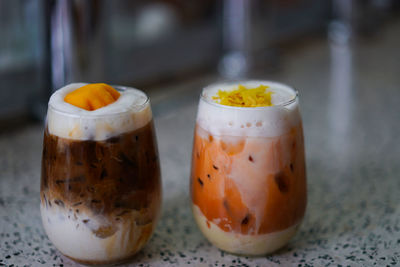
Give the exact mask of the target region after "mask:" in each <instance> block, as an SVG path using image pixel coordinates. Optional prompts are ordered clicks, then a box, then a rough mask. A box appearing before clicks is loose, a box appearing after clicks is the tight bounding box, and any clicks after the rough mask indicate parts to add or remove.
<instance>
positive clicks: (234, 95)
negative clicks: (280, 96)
mask: <svg viewBox="0 0 400 267" xmlns="http://www.w3.org/2000/svg"><path fill="white" fill-rule="evenodd" d="M268 88H269V87H268V86H266V85H260V86H258V87H256V88H246V87H245V86H243V85H241V84H239V86H238V88H237V89H235V90H233V91H223V90H218V93H217V96H213V97H212V99H213V100H217V103H219V104H221V105H225V106H232V107H266V106H272V105H273V104H272V100H271V96H272V94H273V92H272V91H270V90H268Z"/></svg>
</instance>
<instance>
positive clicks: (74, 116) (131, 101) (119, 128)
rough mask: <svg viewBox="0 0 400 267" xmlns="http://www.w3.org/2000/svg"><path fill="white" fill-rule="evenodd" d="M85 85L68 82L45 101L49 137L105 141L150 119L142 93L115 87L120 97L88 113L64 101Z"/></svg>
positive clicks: (148, 107)
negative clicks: (71, 93) (47, 107)
mask: <svg viewBox="0 0 400 267" xmlns="http://www.w3.org/2000/svg"><path fill="white" fill-rule="evenodd" d="M84 85H86V83H72V84H69V85H67V86H65V87H63V88H61V89H59V90H57V91H56V92H55V93H54V94H53V95H52V96H51V97H50V101H49V109H48V111H47V127H48V129H49V132H50V134H53V135H56V136H59V137H63V138H68V139H75V140H105V139H107V138H110V137H113V136H116V135H119V134H122V133H125V132H129V131H133V130H136V129H139V128H141V127H143V126H145V125H146V124H147V123H148V122H149V121H150V120H151V119H152V114H151V109H150V103H149V101H148V98H147V96H146V94H145V93H143V92H142V91H139V90H137V89H133V88H126V87H115V89H117V90H118V91H119V92H120V93H121V96H120V97H119V98H118V100H117V101H115V102H114V103H111V104H109V105H107V106H105V107H102V108H99V109H96V110H93V111H88V110H85V109H82V108H78V107H76V106H74V105H71V104H69V103H67V102H65V101H64V98H65V96H66V95H67V94H68V93H69V92H71V91H74V90H75V89H77V88H79V87H82V86H84Z"/></svg>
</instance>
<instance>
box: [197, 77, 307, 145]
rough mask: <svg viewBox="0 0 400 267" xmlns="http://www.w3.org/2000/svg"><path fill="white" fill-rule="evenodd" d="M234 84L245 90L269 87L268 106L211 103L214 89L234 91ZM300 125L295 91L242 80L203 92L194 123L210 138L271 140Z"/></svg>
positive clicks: (272, 84)
mask: <svg viewBox="0 0 400 267" xmlns="http://www.w3.org/2000/svg"><path fill="white" fill-rule="evenodd" d="M238 84H242V85H244V86H246V87H248V88H254V87H257V86H259V85H267V86H269V90H271V91H273V92H274V93H273V94H272V103H273V104H274V106H269V107H253V108H252V107H231V106H224V105H220V104H218V103H217V102H216V100H213V99H212V97H213V96H216V94H217V92H218V90H226V91H230V90H234V89H237V86H238ZM300 122H301V118H300V113H299V105H298V98H297V97H296V92H295V91H294V90H293V89H292V88H290V87H289V86H286V85H284V84H281V83H276V82H271V81H243V82H236V83H216V84H212V85H210V86H208V87H206V88H204V89H203V93H202V97H201V98H200V103H199V110H198V113H197V123H198V124H199V125H200V126H201V127H202V128H203V129H204V130H206V131H208V132H210V133H211V134H213V135H217V136H220V135H231V136H260V137H275V136H280V135H282V134H285V133H288V132H289V131H290V129H291V128H292V127H295V126H297V125H298V124H299V123H300Z"/></svg>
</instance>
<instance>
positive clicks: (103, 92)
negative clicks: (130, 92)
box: [64, 83, 121, 111]
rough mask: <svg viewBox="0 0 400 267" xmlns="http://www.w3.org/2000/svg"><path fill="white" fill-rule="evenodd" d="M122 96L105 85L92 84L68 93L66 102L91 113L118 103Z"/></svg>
mask: <svg viewBox="0 0 400 267" xmlns="http://www.w3.org/2000/svg"><path fill="white" fill-rule="evenodd" d="M120 95H121V94H120V93H119V92H118V91H117V90H115V89H114V88H112V87H111V86H110V85H108V84H105V83H92V84H88V85H85V86H82V87H79V88H78V89H76V90H74V91H72V92H70V93H68V94H67V95H66V96H65V98H64V101H65V102H67V103H69V104H71V105H74V106H76V107H78V108H83V109H86V110H89V111H92V110H96V109H99V108H102V107H105V106H107V105H109V104H111V103H114V102H115V101H117V99H118V98H119V96H120Z"/></svg>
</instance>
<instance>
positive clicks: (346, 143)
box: [0, 23, 400, 266]
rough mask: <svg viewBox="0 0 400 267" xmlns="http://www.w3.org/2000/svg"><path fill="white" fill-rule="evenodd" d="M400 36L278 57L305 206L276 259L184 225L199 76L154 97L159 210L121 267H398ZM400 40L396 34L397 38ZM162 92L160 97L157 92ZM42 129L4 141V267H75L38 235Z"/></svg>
mask: <svg viewBox="0 0 400 267" xmlns="http://www.w3.org/2000/svg"><path fill="white" fill-rule="evenodd" d="M399 30H400V24H399V23H392V24H391V25H389V26H387V27H386V28H385V30H384V31H382V32H381V35H380V36H379V38H376V39H374V40H370V41H368V42H364V43H363V44H355V45H354V46H353V49H352V50H350V48H349V47H346V46H332V45H328V44H327V43H326V42H325V41H316V42H313V43H311V44H308V45H307V46H305V47H303V48H302V49H299V50H296V51H294V52H290V53H289V54H288V55H285V57H282V68H281V70H280V71H278V72H277V73H276V74H272V75H265V74H262V73H261V74H260V73H259V74H258V75H257V77H258V78H260V77H261V78H267V79H274V80H279V81H282V82H285V83H288V84H292V85H295V86H296V88H298V90H299V92H300V100H301V110H302V115H303V120H304V130H305V141H306V155H307V171H308V207H307V213H306V216H305V219H304V221H303V224H302V226H301V228H300V230H299V232H298V234H297V235H296V236H295V238H294V239H293V240H291V242H290V243H289V244H288V245H287V246H286V247H285V248H283V249H282V250H280V251H278V252H277V253H275V254H273V255H270V256H264V257H256V258H249V257H238V256H235V255H230V254H227V253H224V252H222V251H220V250H218V249H217V248H215V247H213V246H212V245H211V244H210V243H209V242H208V241H207V240H206V239H205V238H204V237H203V236H202V235H201V233H200V232H199V230H198V229H197V227H196V225H195V222H194V220H193V218H192V215H191V211H190V206H189V203H190V201H189V196H188V192H189V190H188V186H189V169H190V153H191V145H192V144H191V141H192V135H193V126H194V120H195V114H196V107H197V100H198V93H199V92H200V89H201V87H202V86H203V85H204V84H207V83H210V82H213V81H215V79H214V78H213V77H206V78H202V79H199V80H195V81H190V82H188V83H185V84H181V85H175V86H174V87H173V88H171V89H172V90H171V91H169V92H170V93H169V94H165V93H164V94H163V93H154V94H153V95H152V94H151V96H152V100H153V109H154V114H155V123H156V130H157V137H158V144H159V150H160V158H161V165H162V173H163V190H164V195H163V198H164V199H163V212H162V218H161V220H160V222H159V224H158V227H157V229H156V231H155V234H154V236H153V237H152V239H151V241H150V242H149V243H148V245H147V246H146V247H145V248H144V249H143V250H142V251H141V252H140V253H139V254H138V255H137V257H136V258H135V259H134V260H133V261H132V262H131V263H130V264H129V266H134V265H135V266H136V265H137V266H184V265H188V266H189V265H190V266H277V265H282V266H400V145H399V142H400V140H399V136H400V72H399V69H400V53H399V52H398V47H400V36H399V34H398V32H399ZM395 33H397V34H395ZM162 92H165V91H162ZM42 132H43V128H42V125H28V126H26V127H24V128H23V129H19V130H18V131H14V132H10V133H6V134H3V135H1V136H0V151H1V156H0V170H1V172H0V265H6V266H42V265H43V266H77V264H75V263H74V262H72V261H70V260H69V259H67V258H65V257H63V256H62V255H61V254H60V253H59V252H58V251H57V250H56V249H55V247H54V246H53V245H52V244H51V243H50V241H49V240H48V238H47V237H46V235H45V233H44V230H43V228H42V225H41V219H40V214H39V177H40V160H41V159H40V158H41V148H42Z"/></svg>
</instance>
